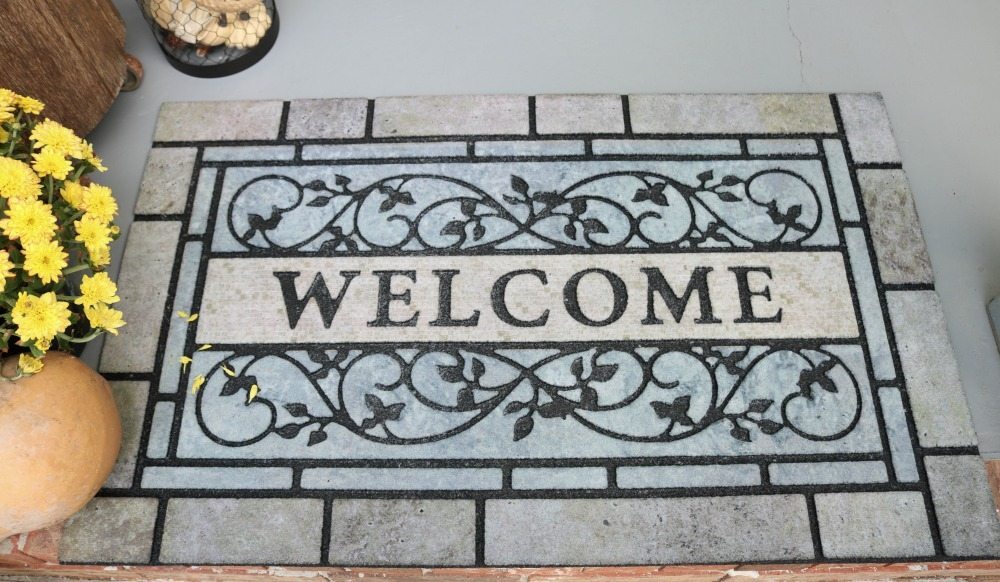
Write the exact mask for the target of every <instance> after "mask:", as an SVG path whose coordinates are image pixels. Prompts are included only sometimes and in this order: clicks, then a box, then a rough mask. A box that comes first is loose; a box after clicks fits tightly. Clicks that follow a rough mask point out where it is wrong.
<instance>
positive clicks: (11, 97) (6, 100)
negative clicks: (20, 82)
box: [0, 87, 20, 105]
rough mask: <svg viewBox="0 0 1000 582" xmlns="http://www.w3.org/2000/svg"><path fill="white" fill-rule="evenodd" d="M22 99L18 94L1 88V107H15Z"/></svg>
mask: <svg viewBox="0 0 1000 582" xmlns="http://www.w3.org/2000/svg"><path fill="white" fill-rule="evenodd" d="M18 97H20V95H18V94H17V93H15V92H13V91H11V90H10V89H6V88H3V87H0V105H14V104H15V103H17V98H18Z"/></svg>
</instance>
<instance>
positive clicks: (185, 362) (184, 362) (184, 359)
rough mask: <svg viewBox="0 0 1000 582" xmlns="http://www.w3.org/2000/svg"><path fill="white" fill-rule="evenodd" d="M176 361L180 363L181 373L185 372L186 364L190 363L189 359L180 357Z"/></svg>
mask: <svg viewBox="0 0 1000 582" xmlns="http://www.w3.org/2000/svg"><path fill="white" fill-rule="evenodd" d="M177 361H178V362H180V363H181V370H182V371H187V367H188V364H190V363H191V358H189V357H187V356H181V357H179V358H177Z"/></svg>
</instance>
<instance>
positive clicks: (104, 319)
mask: <svg viewBox="0 0 1000 582" xmlns="http://www.w3.org/2000/svg"><path fill="white" fill-rule="evenodd" d="M83 311H84V313H86V314H87V321H89V322H90V325H92V326H93V327H96V328H98V329H103V330H104V331H106V332H108V333H110V334H111V335H118V328H119V327H121V326H123V325H125V320H123V319H122V312H121V311H118V310H117V309H113V308H111V307H108V306H107V305H104V304H100V305H96V306H94V307H86V308H84V310H83Z"/></svg>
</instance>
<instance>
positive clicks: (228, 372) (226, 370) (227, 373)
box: [222, 366, 236, 378]
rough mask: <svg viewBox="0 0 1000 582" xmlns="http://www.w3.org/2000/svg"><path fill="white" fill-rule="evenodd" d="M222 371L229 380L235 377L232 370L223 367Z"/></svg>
mask: <svg viewBox="0 0 1000 582" xmlns="http://www.w3.org/2000/svg"><path fill="white" fill-rule="evenodd" d="M222 371H223V372H225V373H226V376H229V377H230V378H233V377H235V376H236V372H235V371H234V370H233V369H232V368H227V367H226V366H223V367H222Z"/></svg>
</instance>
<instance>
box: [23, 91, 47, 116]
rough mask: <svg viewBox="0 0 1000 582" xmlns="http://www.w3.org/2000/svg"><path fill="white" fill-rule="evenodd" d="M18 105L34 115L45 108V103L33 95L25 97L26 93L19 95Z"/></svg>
mask: <svg viewBox="0 0 1000 582" xmlns="http://www.w3.org/2000/svg"><path fill="white" fill-rule="evenodd" d="M17 106H18V107H20V108H21V111H23V112H25V113H30V114H32V115H38V114H39V113H41V112H42V109H45V104H44V103H42V102H41V101H39V100H38V99H35V98H33V97H25V96H24V95H18V96H17Z"/></svg>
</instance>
